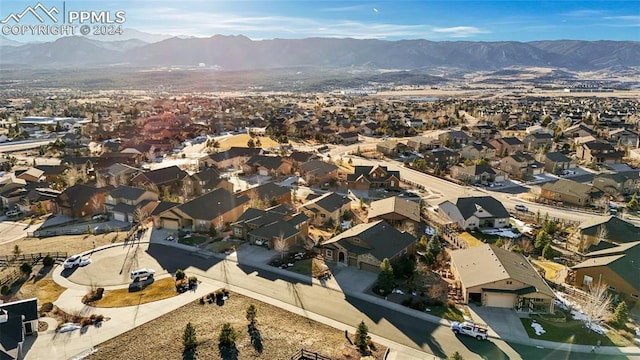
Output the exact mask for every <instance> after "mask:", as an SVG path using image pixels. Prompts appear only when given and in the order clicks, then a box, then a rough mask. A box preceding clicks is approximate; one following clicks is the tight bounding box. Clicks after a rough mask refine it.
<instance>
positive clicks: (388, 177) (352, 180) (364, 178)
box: [347, 165, 400, 190]
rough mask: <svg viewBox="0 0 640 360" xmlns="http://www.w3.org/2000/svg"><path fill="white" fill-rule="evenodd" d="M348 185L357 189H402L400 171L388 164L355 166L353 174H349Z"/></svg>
mask: <svg viewBox="0 0 640 360" xmlns="http://www.w3.org/2000/svg"><path fill="white" fill-rule="evenodd" d="M347 187H348V188H349V189H356V190H369V189H377V188H384V189H387V190H398V189H400V171H398V170H389V169H388V168H387V167H386V166H380V165H375V166H355V167H354V172H353V174H347Z"/></svg>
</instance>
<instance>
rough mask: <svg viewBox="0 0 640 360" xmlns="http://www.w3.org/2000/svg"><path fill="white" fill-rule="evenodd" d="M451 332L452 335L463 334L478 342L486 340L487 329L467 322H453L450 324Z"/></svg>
mask: <svg viewBox="0 0 640 360" xmlns="http://www.w3.org/2000/svg"><path fill="white" fill-rule="evenodd" d="M451 330H453V333H454V334H456V335H458V334H464V335H468V336H472V337H474V338H476V339H478V340H486V339H487V328H486V327H484V326H481V325H478V324H474V323H472V322H469V321H465V322H458V321H454V322H452V323H451Z"/></svg>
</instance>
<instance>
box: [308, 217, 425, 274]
mask: <svg viewBox="0 0 640 360" xmlns="http://www.w3.org/2000/svg"><path fill="white" fill-rule="evenodd" d="M319 246H320V248H321V249H322V252H323V255H324V259H325V261H329V262H334V263H337V264H338V265H343V266H353V267H356V268H358V269H361V270H367V271H372V272H378V271H380V264H381V263H382V260H384V259H389V261H391V262H395V261H398V260H400V259H401V258H402V257H403V256H407V255H411V254H414V253H415V246H416V238H415V237H414V236H413V235H411V234H409V233H407V232H401V231H399V230H397V229H396V228H394V227H393V226H391V225H390V224H388V223H387V222H386V221H384V220H378V221H374V222H370V223H365V224H359V225H356V226H354V227H352V228H350V229H348V230H345V231H344V232H342V233H340V234H338V235H336V236H334V237H332V238H331V239H328V240H326V241H324V242H322V243H321V244H320V245H319Z"/></svg>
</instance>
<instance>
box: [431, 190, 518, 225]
mask: <svg viewBox="0 0 640 360" xmlns="http://www.w3.org/2000/svg"><path fill="white" fill-rule="evenodd" d="M438 212H439V213H440V214H441V215H444V216H446V217H448V218H449V219H450V220H451V221H452V222H454V223H456V224H457V225H458V227H459V228H460V229H465V230H471V229H476V228H504V227H508V226H509V216H510V215H509V212H508V211H507V209H505V207H504V205H502V203H501V202H500V201H498V200H497V199H495V198H493V197H491V196H474V197H461V198H458V200H457V201H456V203H455V204H454V203H452V202H451V201H448V200H447V201H445V202H443V203H441V204H440V205H438Z"/></svg>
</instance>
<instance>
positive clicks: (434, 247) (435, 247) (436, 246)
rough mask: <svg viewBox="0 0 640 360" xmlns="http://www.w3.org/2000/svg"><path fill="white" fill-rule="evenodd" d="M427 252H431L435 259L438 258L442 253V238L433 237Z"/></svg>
mask: <svg viewBox="0 0 640 360" xmlns="http://www.w3.org/2000/svg"><path fill="white" fill-rule="evenodd" d="M427 251H428V252H430V253H431V255H433V257H436V256H437V255H438V254H440V253H441V252H442V244H440V237H439V236H438V235H434V236H433V237H431V240H429V242H428V243H427Z"/></svg>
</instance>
